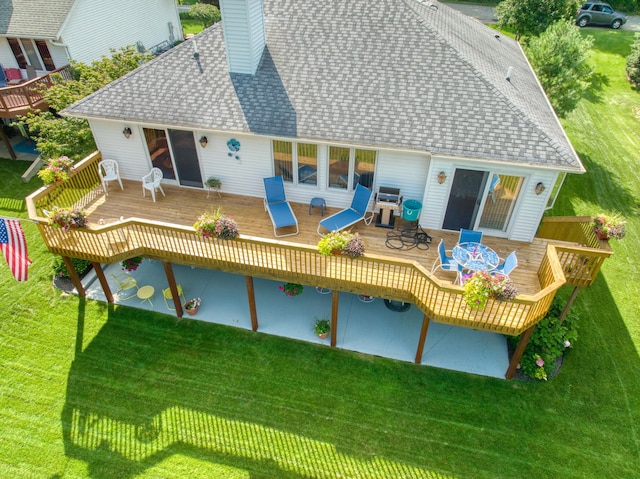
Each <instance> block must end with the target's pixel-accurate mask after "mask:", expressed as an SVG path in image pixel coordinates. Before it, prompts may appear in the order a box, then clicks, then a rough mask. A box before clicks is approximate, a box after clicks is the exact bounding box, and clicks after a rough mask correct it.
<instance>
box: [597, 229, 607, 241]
mask: <svg viewBox="0 0 640 479" xmlns="http://www.w3.org/2000/svg"><path fill="white" fill-rule="evenodd" d="M595 233H596V236H597V237H598V239H599V240H601V241H602V240H604V241H607V240H608V239H609V237H608V236H607V235H606V234H605V233H599V232H597V231H596V232H595Z"/></svg>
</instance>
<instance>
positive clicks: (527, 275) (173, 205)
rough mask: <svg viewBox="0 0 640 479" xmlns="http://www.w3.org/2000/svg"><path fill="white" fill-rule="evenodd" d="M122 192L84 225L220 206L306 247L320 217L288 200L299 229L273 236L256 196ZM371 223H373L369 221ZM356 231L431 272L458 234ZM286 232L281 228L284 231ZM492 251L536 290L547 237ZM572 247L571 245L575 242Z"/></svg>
mask: <svg viewBox="0 0 640 479" xmlns="http://www.w3.org/2000/svg"><path fill="white" fill-rule="evenodd" d="M123 184H124V188H125V189H124V191H123V190H121V189H120V187H119V186H118V185H117V183H112V184H111V185H110V187H109V194H108V196H104V195H101V196H100V197H99V198H98V199H96V200H95V201H93V202H92V203H90V204H89V205H88V207H87V208H86V209H87V212H88V213H89V216H88V219H89V227H94V228H96V227H99V223H100V219H101V218H102V219H103V222H104V223H105V224H109V223H112V222H114V221H117V220H119V219H120V217H121V216H122V217H124V218H125V219H128V218H140V219H145V220H153V221H160V222H163V223H171V224H176V225H182V226H192V225H193V223H194V222H195V221H196V219H197V218H198V216H199V215H201V214H202V213H203V212H205V211H213V210H215V209H216V208H218V207H220V208H221V209H222V211H223V212H224V213H225V214H227V215H230V216H232V217H234V218H235V220H236V222H237V223H238V228H239V231H240V233H241V234H243V235H249V236H254V237H258V238H271V239H275V240H279V241H280V242H285V243H296V244H303V245H307V246H315V245H316V244H317V243H318V240H319V239H320V236H319V235H318V233H317V227H318V222H319V221H320V220H321V219H322V216H321V213H320V208H317V207H315V208H313V211H312V214H311V215H310V214H309V205H308V204H302V203H291V207H292V209H293V211H294V213H295V215H296V218H297V219H298V224H299V229H300V233H299V234H298V235H295V236H286V237H284V238H275V236H274V234H273V227H272V224H271V221H270V219H269V215H268V214H267V212H266V211H265V210H264V207H263V201H262V198H256V197H249V196H238V195H231V194H227V193H221V197H218V195H217V193H215V192H212V193H211V194H210V195H209V198H208V199H207V191H205V190H200V189H191V188H182V187H177V186H168V185H164V186H163V189H164V191H165V193H166V195H167V196H166V197H163V196H162V194H160V193H158V195H157V197H156V199H157V201H156V203H154V202H153V201H152V200H151V196H150V195H149V193H148V192H147V196H146V198H143V197H142V187H141V184H140V182H138V181H128V180H124V181H123ZM336 211H338V209H336V208H327V209H326V210H325V217H326V216H328V215H329V214H331V213H333V212H336ZM374 223H375V221H374ZM412 227H413V224H411V223H409V222H407V221H405V220H403V219H402V218H397V219H396V222H395V229H394V230H393V231H395V232H398V231H399V230H401V229H404V228H412ZM351 230H352V231H354V232H358V233H359V234H360V235H361V236H362V237H363V239H364V241H365V246H366V253H367V254H375V255H380V256H389V257H392V258H400V259H405V260H410V261H416V262H418V263H420V264H421V265H423V266H424V267H425V268H427V269H428V270H431V267H432V265H433V262H434V261H435V260H436V257H437V246H438V243H439V241H440V239H444V240H445V244H446V245H447V248H448V249H450V248H451V247H453V245H455V244H456V242H457V238H458V234H457V233H450V232H445V231H439V230H427V232H428V234H429V235H430V236H431V237H432V238H433V240H432V243H431V246H430V248H429V249H428V250H422V249H418V248H413V249H410V250H398V249H393V248H389V247H387V246H386V245H385V242H386V238H387V233H388V232H389V231H392V230H390V229H387V228H379V227H375V226H374V224H373V223H372V224H371V225H368V226H367V225H365V224H364V222H360V223H358V224H357V225H355V226H354V227H353V228H351ZM285 232H286V231H285ZM483 242H484V243H486V244H487V245H488V246H490V247H491V248H492V249H494V250H495V251H496V252H497V253H498V255H499V256H500V257H502V258H505V257H506V256H507V255H508V254H509V253H510V252H511V251H513V250H516V251H517V254H518V268H516V270H515V271H514V272H513V273H512V274H511V278H512V279H513V281H514V283H515V284H516V286H517V287H518V290H519V292H521V293H524V294H534V293H536V292H538V291H540V283H539V281H538V276H537V271H538V268H539V266H540V263H541V261H542V258H543V256H544V254H545V251H546V248H547V244H548V243H549V240H543V239H535V240H534V241H533V242H532V243H523V242H519V241H518V242H516V241H508V240H504V239H499V238H491V237H486V238H485V239H484V240H483ZM576 245H577V244H576ZM436 276H437V277H439V278H442V279H447V280H451V281H452V280H454V279H455V274H453V273H448V272H443V271H442V270H438V272H437V273H436Z"/></svg>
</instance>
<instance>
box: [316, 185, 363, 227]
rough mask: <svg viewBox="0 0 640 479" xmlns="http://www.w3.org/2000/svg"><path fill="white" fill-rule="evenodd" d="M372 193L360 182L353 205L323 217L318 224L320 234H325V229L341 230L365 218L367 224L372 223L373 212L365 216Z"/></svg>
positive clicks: (354, 195) (352, 201)
mask: <svg viewBox="0 0 640 479" xmlns="http://www.w3.org/2000/svg"><path fill="white" fill-rule="evenodd" d="M372 194H373V192H372V191H371V190H370V189H369V188H365V187H364V186H362V185H361V184H358V185H357V186H356V191H355V193H354V194H353V199H352V200H351V206H349V208H345V209H344V210H342V211H338V212H337V213H334V214H332V215H331V216H329V217H327V218H325V219H323V220H322V221H321V222H320V224H319V225H318V234H320V235H323V234H324V232H323V230H325V231H326V232H331V231H340V230H343V229H345V228H348V227H349V226H351V225H353V224H355V223H357V222H358V221H360V220H364V222H365V224H371V220H372V219H373V213H371V216H369V217H368V218H365V215H366V214H367V207H368V206H369V200H370V199H371V195H372Z"/></svg>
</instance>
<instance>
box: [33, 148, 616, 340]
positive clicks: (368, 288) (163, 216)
mask: <svg viewBox="0 0 640 479" xmlns="http://www.w3.org/2000/svg"><path fill="white" fill-rule="evenodd" d="M99 160H100V154H99V153H98V152H96V153H94V154H92V155H90V156H89V157H87V158H86V159H85V160H83V161H82V162H80V163H79V164H78V165H77V167H76V171H75V172H74V173H72V175H71V177H70V179H69V180H68V181H65V182H62V183H60V184H57V185H49V186H46V187H43V188H41V189H40V190H38V191H36V192H35V193H33V194H32V195H30V196H29V197H28V198H27V207H28V211H29V217H30V218H31V219H32V220H35V221H37V222H38V223H39V225H38V227H39V229H40V231H41V233H42V236H43V238H44V240H45V242H46V244H47V246H48V247H49V249H50V250H51V251H52V252H53V253H56V254H60V255H63V256H68V257H75V258H83V259H87V260H90V261H94V262H99V263H114V262H118V261H121V260H123V259H126V258H129V257H132V256H137V255H141V256H146V257H150V258H154V259H158V260H161V261H165V262H169V263H179V264H187V265H193V266H198V267H202V268H210V269H217V270H222V271H228V272H233V273H237V274H242V275H246V276H256V277H263V278H268V279H275V280H280V281H290V282H297V283H302V284H305V285H312V286H320V287H324V288H329V289H332V290H336V291H347V292H351V293H357V294H368V295H372V296H377V297H382V298H388V299H393V300H398V301H407V302H411V303H414V304H415V305H417V306H418V307H419V308H420V309H421V310H422V311H423V312H424V314H425V315H426V316H427V317H429V318H430V319H431V320H435V321H438V322H442V323H447V324H453V325H457V326H464V327H471V328H475V329H484V330H490V331H494V332H499V333H504V334H511V335H515V334H519V333H521V332H522V331H524V330H526V329H527V328H529V327H530V326H532V325H534V324H535V323H537V322H538V321H539V320H540V319H541V318H542V317H543V316H544V314H545V313H546V312H547V310H548V309H549V307H550V305H551V301H552V300H553V298H554V296H555V294H556V292H557V290H558V289H559V288H560V286H562V285H563V284H565V282H567V281H569V282H570V283H572V284H576V285H578V286H588V285H589V284H590V283H591V282H592V281H593V280H594V279H595V276H596V275H597V273H598V271H599V268H600V265H601V264H602V262H603V261H604V259H605V258H606V257H608V256H609V255H610V254H611V252H610V250H608V248H607V245H603V244H600V243H599V242H598V240H597V239H595V236H593V234H592V233H590V229H589V228H588V227H587V226H584V225H585V223H586V222H587V220H586V219H580V218H578V219H575V218H574V219H573V220H567V221H565V222H562V223H557V224H556V226H555V228H554V227H553V225H552V226H551V227H547V228H546V229H545V232H546V236H547V237H554V235H556V236H555V237H563V238H566V239H568V240H569V241H550V240H548V239H543V238H536V239H535V240H534V241H533V242H531V243H522V242H514V241H508V240H504V239H499V238H490V237H488V238H486V239H485V240H484V242H485V243H486V244H488V245H489V246H490V247H491V248H493V249H494V250H495V251H496V252H497V253H498V254H499V255H500V256H501V257H506V255H507V254H508V253H509V252H511V251H513V250H516V251H517V253H518V261H519V266H518V268H517V269H516V270H515V271H514V272H513V273H512V274H511V278H512V279H513V281H514V282H515V284H516V286H517V287H518V290H519V293H520V294H519V295H518V297H517V298H516V299H515V300H513V301H506V302H501V301H489V304H488V306H487V307H486V308H485V309H484V310H482V311H471V310H470V309H469V308H468V307H467V306H466V304H465V302H464V300H463V298H462V288H461V287H460V286H457V285H454V284H453V282H452V280H454V279H455V276H454V275H452V274H451V273H446V272H441V271H440V272H438V273H436V274H435V275H434V274H431V273H430V271H431V266H432V264H433V262H434V260H435V259H436V255H437V251H436V250H437V248H436V245H437V244H438V242H439V241H440V239H441V238H442V239H444V240H445V242H446V244H447V245H448V247H449V248H450V247H452V246H453V245H454V244H455V243H456V240H457V234H453V233H450V232H444V231H429V234H430V235H431V236H432V237H433V243H432V247H431V248H430V249H428V250H420V249H418V248H414V249H410V250H398V249H391V248H388V247H387V246H386V245H385V239H386V234H387V232H388V231H389V230H387V229H385V228H376V227H374V226H366V225H364V224H363V223H362V222H361V223H360V224H358V225H357V226H356V227H355V228H354V230H355V231H357V232H359V233H360V234H361V236H362V237H363V238H364V240H365V244H366V246H367V253H366V255H365V256H364V257H362V258H357V259H354V260H352V259H349V258H346V257H325V256H322V255H320V254H318V252H317V249H316V244H317V242H318V239H319V236H318V234H317V233H316V228H317V224H318V221H319V220H320V213H319V210H318V209H317V208H316V209H315V210H314V212H313V214H312V215H309V214H308V205H307V204H297V203H293V204H292V207H293V210H294V212H295V214H296V216H297V218H298V221H299V224H300V234H299V235H297V236H290V237H287V241H282V240H277V239H274V237H273V229H272V225H271V221H270V220H269V217H268V215H267V213H266V212H265V211H264V208H263V205H262V199H261V198H255V197H246V196H237V195H230V194H225V193H223V194H222V197H221V198H219V197H218V196H217V195H216V194H212V195H211V197H210V198H207V192H206V191H203V190H195V189H186V188H180V187H172V186H163V188H164V190H165V192H166V197H162V196H161V195H160V196H159V197H158V201H157V202H156V203H153V202H152V201H151V198H150V197H147V198H146V199H142V189H141V186H140V182H139V181H131V180H130V181H126V180H125V181H124V185H125V190H124V191H121V190H120V188H119V186H118V185H117V183H116V184H115V185H114V184H112V185H111V187H110V190H109V196H105V195H104V193H103V192H102V188H101V186H100V180H99V178H98V175H97V162H98V161H99ZM53 205H58V206H73V205H75V206H81V207H83V208H85V209H86V210H87V212H88V213H89V216H88V219H89V227H88V228H83V229H79V230H70V231H63V230H60V229H57V228H53V227H51V226H49V225H48V223H47V219H46V217H44V214H43V213H42V211H43V209H50V208H51V207H52V206H53ZM218 206H219V207H221V208H222V210H223V211H224V212H225V213H226V214H228V215H231V216H233V217H235V219H236V221H237V222H238V225H239V229H240V232H241V235H240V237H239V238H237V239H236V240H233V241H225V240H210V239H205V238H202V237H200V236H198V235H196V234H195V231H194V230H193V228H192V226H191V225H192V224H193V223H194V222H195V220H196V218H197V217H198V216H199V215H200V214H201V213H202V212H204V211H211V210H212V209H215V208H217V207H218ZM329 213H331V211H329ZM121 217H122V218H123V219H122V220H120V218H121ZM101 219H102V220H103V221H102V222H103V223H104V224H100V220H101ZM545 224H546V223H545ZM549 224H551V223H549ZM558 225H561V226H558ZM408 226H409V224H408V223H406V222H404V221H403V220H401V219H398V220H397V223H396V227H397V228H398V227H400V228H402V227H408ZM565 230H570V233H569V232H567V231H565ZM558 234H561V235H562V236H557V235H558ZM581 245H588V246H581ZM601 248H604V249H601ZM565 273H566V275H567V276H566V279H565Z"/></svg>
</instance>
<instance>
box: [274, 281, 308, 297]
mask: <svg viewBox="0 0 640 479" xmlns="http://www.w3.org/2000/svg"><path fill="white" fill-rule="evenodd" d="M278 289H279V290H280V291H282V292H284V294H286V295H287V296H290V297H294V296H298V295H299V294H302V291H303V290H304V287H303V286H302V285H301V284H298V283H285V284H282V285H280V286H278Z"/></svg>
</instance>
